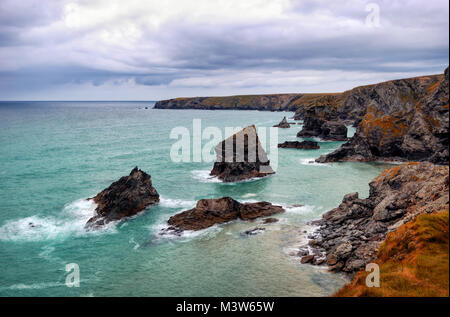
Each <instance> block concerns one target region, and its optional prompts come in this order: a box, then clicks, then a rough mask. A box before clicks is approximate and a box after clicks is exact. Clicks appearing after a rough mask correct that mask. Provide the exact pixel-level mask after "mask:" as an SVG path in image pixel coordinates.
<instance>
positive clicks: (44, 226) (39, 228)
mask: <svg viewBox="0 0 450 317" xmlns="http://www.w3.org/2000/svg"><path fill="white" fill-rule="evenodd" d="M95 208H96V204H95V203H94V202H93V201H92V200H89V201H88V200H85V199H80V200H77V201H74V202H73V203H70V204H68V205H66V206H65V207H64V208H63V210H62V212H61V213H60V214H59V215H58V216H48V217H42V216H39V215H34V216H30V217H26V218H22V219H17V220H9V221H7V222H6V223H5V224H4V225H3V226H1V227H0V240H5V241H8V240H9V241H41V240H52V239H61V238H66V237H67V236H69V235H85V234H101V233H105V232H115V223H111V224H108V225H106V226H104V227H103V228H100V229H99V230H93V231H89V232H88V231H87V230H86V229H85V224H86V222H87V221H88V220H89V218H90V217H92V216H93V215H94V212H95Z"/></svg>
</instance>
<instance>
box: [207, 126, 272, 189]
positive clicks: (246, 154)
mask: <svg viewBox="0 0 450 317" xmlns="http://www.w3.org/2000/svg"><path fill="white" fill-rule="evenodd" d="M214 150H215V152H216V162H215V163H214V167H213V169H212V171H211V176H217V177H218V178H219V179H220V180H222V181H223V182H238V181H242V180H248V179H252V178H261V177H265V176H268V175H270V174H274V173H275V171H274V170H273V169H272V167H270V161H269V159H268V157H267V154H266V152H265V151H264V149H263V147H262V146H261V143H260V142H259V138H258V134H257V133H256V128H255V126H254V125H252V126H248V127H246V128H244V129H242V130H241V131H239V132H238V133H236V134H234V135H232V136H230V137H229V138H227V139H226V140H224V141H222V142H220V143H219V144H218V145H217V146H216V147H215V149H214Z"/></svg>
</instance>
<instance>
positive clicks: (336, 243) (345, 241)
mask: <svg viewBox="0 0 450 317" xmlns="http://www.w3.org/2000/svg"><path fill="white" fill-rule="evenodd" d="M369 186H370V194H369V197H368V198H359V197H358V193H351V194H348V195H346V196H345V197H344V199H343V200H342V203H341V204H340V205H339V206H338V207H337V208H335V209H333V210H331V211H329V212H327V213H325V214H324V215H323V217H322V219H320V220H318V221H314V222H312V224H313V225H315V226H317V230H316V231H315V232H314V233H312V234H311V235H310V236H309V238H310V239H311V240H310V241H309V244H308V245H305V246H303V247H301V248H300V250H299V253H298V255H299V256H301V261H302V262H303V263H311V264H322V263H326V264H327V265H328V266H329V268H330V270H333V271H343V272H346V273H355V272H357V271H359V270H361V269H364V268H365V265H366V264H367V263H370V262H371V261H373V260H375V259H376V258H377V252H378V248H379V246H380V244H381V243H382V242H383V241H384V240H385V238H386V236H387V234H388V233H389V232H394V231H396V230H397V229H398V228H399V227H401V226H402V225H404V224H406V223H408V222H409V221H411V220H414V219H415V218H416V217H417V216H418V215H420V214H429V213H433V212H440V211H448V208H449V168H448V166H441V165H435V164H432V163H418V162H412V163H405V164H403V165H401V166H397V167H394V168H390V169H387V170H385V171H384V172H383V173H382V174H380V175H379V176H377V177H376V178H375V179H374V180H373V181H372V182H371V183H370V184H369ZM411 247H413V246H412V245H411Z"/></svg>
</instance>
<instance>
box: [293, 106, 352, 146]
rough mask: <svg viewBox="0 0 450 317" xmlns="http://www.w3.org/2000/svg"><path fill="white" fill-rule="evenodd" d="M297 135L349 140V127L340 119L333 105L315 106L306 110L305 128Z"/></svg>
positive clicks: (331, 139)
mask: <svg viewBox="0 0 450 317" xmlns="http://www.w3.org/2000/svg"><path fill="white" fill-rule="evenodd" d="M297 137H303V138H310V137H319V138H321V139H323V140H329V141H347V127H346V126H345V124H344V123H343V122H341V121H340V120H339V118H338V116H337V112H336V108H335V107H334V106H333V105H331V104H330V105H321V106H315V107H310V108H309V109H306V110H305V114H304V123H303V129H302V130H301V131H300V132H298V133H297Z"/></svg>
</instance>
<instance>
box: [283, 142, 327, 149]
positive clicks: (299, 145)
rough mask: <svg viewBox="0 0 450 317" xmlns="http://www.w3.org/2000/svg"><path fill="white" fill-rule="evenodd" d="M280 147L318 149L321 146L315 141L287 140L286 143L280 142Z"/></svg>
mask: <svg viewBox="0 0 450 317" xmlns="http://www.w3.org/2000/svg"><path fill="white" fill-rule="evenodd" d="M278 147H279V148H287V149H302V150H317V149H320V146H319V145H318V144H317V142H315V141H303V142H299V141H285V142H284V143H280V144H278Z"/></svg>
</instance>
